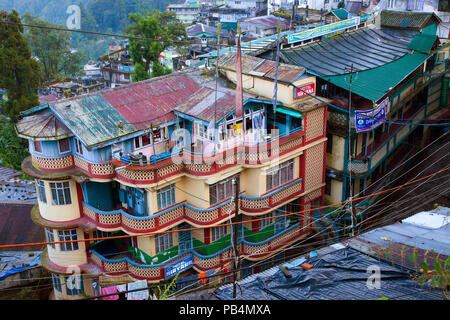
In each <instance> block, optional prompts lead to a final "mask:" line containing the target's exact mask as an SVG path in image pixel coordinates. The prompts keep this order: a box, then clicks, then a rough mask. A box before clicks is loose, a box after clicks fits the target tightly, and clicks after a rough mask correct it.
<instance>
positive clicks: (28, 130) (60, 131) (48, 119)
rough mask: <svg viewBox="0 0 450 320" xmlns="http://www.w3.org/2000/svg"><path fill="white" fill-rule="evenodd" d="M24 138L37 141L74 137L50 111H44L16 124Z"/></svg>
mask: <svg viewBox="0 0 450 320" xmlns="http://www.w3.org/2000/svg"><path fill="white" fill-rule="evenodd" d="M16 130H17V133H18V135H19V136H21V137H23V138H32V139H36V140H47V139H63V138H67V137H69V136H71V135H72V133H71V132H70V130H69V129H68V128H67V127H66V126H65V125H64V124H63V123H62V122H61V121H60V120H59V119H58V118H57V117H56V116H55V115H54V114H53V113H52V112H51V111H50V110H49V109H44V110H42V111H39V112H37V113H36V114H33V115H31V116H28V117H25V118H23V119H22V120H20V121H18V122H17V123H16Z"/></svg>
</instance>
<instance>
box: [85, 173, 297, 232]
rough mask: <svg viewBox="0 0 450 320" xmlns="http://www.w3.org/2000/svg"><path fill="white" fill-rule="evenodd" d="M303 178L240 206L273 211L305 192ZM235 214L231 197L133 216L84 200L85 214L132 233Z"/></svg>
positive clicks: (202, 223) (244, 199)
mask: <svg viewBox="0 0 450 320" xmlns="http://www.w3.org/2000/svg"><path fill="white" fill-rule="evenodd" d="M302 181H303V180H302V179H301V178H299V179H296V180H294V181H292V182H290V183H288V184H286V185H284V186H282V187H280V188H278V189H276V190H273V191H271V192H269V193H267V194H265V195H263V196H261V197H247V196H245V195H243V194H241V195H240V196H239V197H240V199H239V201H240V209H241V210H242V211H243V212H244V213H245V212H247V213H263V212H266V211H271V210H274V209H275V208H276V207H277V206H280V205H281V204H282V203H284V202H286V201H290V200H292V198H293V197H295V196H296V195H299V194H300V193H301V192H303V183H302ZM233 214H234V203H233V202H232V201H231V199H228V200H226V201H223V202H221V203H219V204H217V205H214V206H212V207H210V208H207V209H199V208H196V207H194V206H191V205H190V204H187V203H186V202H181V203H178V204H175V205H173V206H171V207H168V208H166V209H163V210H160V211H158V212H156V213H155V214H153V215H150V216H143V217H142V216H141V217H139V216H134V215H131V214H129V213H127V212H126V211H125V210H122V209H118V210H111V211H103V210H100V209H97V208H94V207H93V206H91V205H89V204H88V203H86V202H83V215H84V217H87V218H89V219H90V220H91V221H92V222H93V223H95V224H96V225H97V226H98V227H101V228H103V229H109V230H118V229H123V230H125V231H127V232H130V233H147V232H153V231H157V230H159V229H161V228H167V227H169V228H170V227H174V226H176V225H177V224H179V223H181V222H183V221H185V222H188V223H191V224H192V225H195V226H213V225H215V224H217V223H220V222H221V221H223V220H226V219H227V218H229V217H230V216H232V215H233Z"/></svg>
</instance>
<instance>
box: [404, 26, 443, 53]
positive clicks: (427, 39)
mask: <svg viewBox="0 0 450 320" xmlns="http://www.w3.org/2000/svg"><path fill="white" fill-rule="evenodd" d="M436 33H437V25H436V24H432V25H429V26H428V27H426V28H423V30H422V32H420V33H418V34H416V35H415V36H414V38H413V39H412V40H411V42H410V43H409V44H408V49H411V50H415V51H419V52H423V53H429V52H430V51H431V49H432V48H433V45H434V44H435V43H436V41H438V36H437V35H436Z"/></svg>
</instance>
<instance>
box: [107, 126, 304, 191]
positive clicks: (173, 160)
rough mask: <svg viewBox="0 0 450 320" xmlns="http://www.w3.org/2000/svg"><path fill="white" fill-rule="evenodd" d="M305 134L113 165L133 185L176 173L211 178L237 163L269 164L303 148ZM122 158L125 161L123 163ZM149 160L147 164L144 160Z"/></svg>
mask: <svg viewBox="0 0 450 320" xmlns="http://www.w3.org/2000/svg"><path fill="white" fill-rule="evenodd" d="M303 135H304V131H301V128H298V129H296V130H294V131H291V132H290V133H289V135H285V136H280V137H277V139H275V140H268V141H267V143H266V144H263V145H258V146H251V145H239V146H234V147H233V148H231V149H228V150H225V151H223V152H220V153H217V154H215V155H208V156H207V154H208V153H196V152H191V151H186V150H183V152H181V150H180V152H179V153H176V154H172V153H170V156H169V152H166V153H161V154H159V155H157V156H155V157H154V158H151V157H150V158H145V159H144V158H139V156H136V155H134V156H133V157H134V159H131V158H132V157H130V159H131V160H130V159H128V158H124V156H122V157H121V158H119V159H117V158H115V159H113V160H112V163H113V164H114V165H115V166H116V167H118V168H119V169H118V170H117V172H116V176H117V177H118V178H119V179H120V180H122V181H125V182H128V183H133V184H149V183H155V182H157V181H161V180H164V179H166V178H167V177H170V176H172V175H175V174H180V173H183V172H185V173H188V174H194V175H211V174H214V173H216V172H219V171H221V170H224V169H226V168H228V167H230V166H233V165H237V164H246V165H259V164H263V163H267V162H269V161H271V160H273V159H275V158H277V157H279V156H281V155H283V154H285V153H287V152H290V151H292V150H294V149H296V148H300V147H301V146H303ZM120 159H122V160H120ZM144 160H145V161H144Z"/></svg>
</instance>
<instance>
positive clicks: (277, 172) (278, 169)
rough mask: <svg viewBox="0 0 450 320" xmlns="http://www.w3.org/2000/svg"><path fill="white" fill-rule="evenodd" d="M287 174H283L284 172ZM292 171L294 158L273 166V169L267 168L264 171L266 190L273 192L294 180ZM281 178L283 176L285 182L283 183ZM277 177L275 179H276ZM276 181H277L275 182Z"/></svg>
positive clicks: (293, 169)
mask: <svg viewBox="0 0 450 320" xmlns="http://www.w3.org/2000/svg"><path fill="white" fill-rule="evenodd" d="M285 169H286V170H287V172H284V170H285ZM294 171H295V158H294V159H289V160H287V161H284V162H283V163H281V164H279V165H278V166H275V167H273V168H269V169H268V170H267V171H266V190H267V191H269V190H273V189H276V188H278V187H280V186H282V185H285V184H286V183H288V182H290V181H292V180H294V179H295V178H294ZM283 176H285V177H286V178H285V181H283V179H282V178H283ZM276 177H277V178H276ZM269 179H270V183H269ZM275 180H277V181H275ZM274 182H276V183H274Z"/></svg>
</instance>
